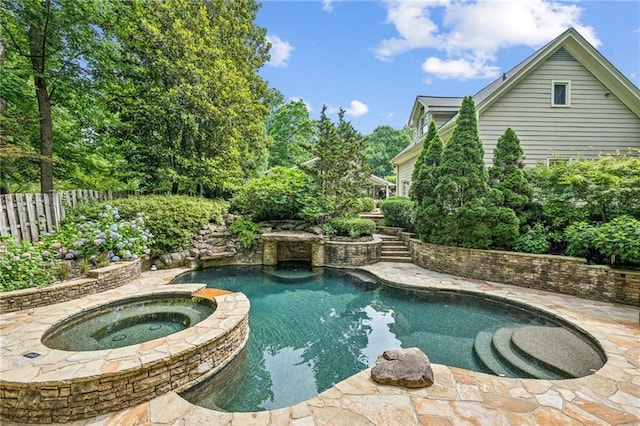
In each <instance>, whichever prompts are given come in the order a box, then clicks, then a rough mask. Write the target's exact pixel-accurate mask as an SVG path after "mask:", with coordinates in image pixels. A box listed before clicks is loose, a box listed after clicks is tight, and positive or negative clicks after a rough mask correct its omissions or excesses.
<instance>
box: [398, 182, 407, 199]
mask: <svg viewBox="0 0 640 426" xmlns="http://www.w3.org/2000/svg"><path fill="white" fill-rule="evenodd" d="M401 191H402V194H400V195H402V196H403V197H408V196H409V181H408V180H403V181H402V187H401Z"/></svg>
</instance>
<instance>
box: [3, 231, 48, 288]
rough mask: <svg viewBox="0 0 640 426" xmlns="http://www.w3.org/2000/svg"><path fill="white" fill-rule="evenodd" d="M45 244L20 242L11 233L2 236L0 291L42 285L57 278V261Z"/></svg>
mask: <svg viewBox="0 0 640 426" xmlns="http://www.w3.org/2000/svg"><path fill="white" fill-rule="evenodd" d="M49 258H50V254H49V253H48V252H47V250H46V248H45V246H44V244H42V243H35V244H32V243H30V242H28V241H22V242H19V241H18V240H17V239H16V238H14V237H12V236H11V235H2V236H1V237H0V291H10V290H18V289H21V288H29V287H42V286H45V285H49V284H51V283H53V282H54V281H55V280H56V275H55V267H56V261H55V260H51V261H48V260H47V259H49Z"/></svg>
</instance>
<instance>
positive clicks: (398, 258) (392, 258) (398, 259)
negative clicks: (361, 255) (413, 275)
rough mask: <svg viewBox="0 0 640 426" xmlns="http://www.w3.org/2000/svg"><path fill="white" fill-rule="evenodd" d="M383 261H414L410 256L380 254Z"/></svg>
mask: <svg viewBox="0 0 640 426" xmlns="http://www.w3.org/2000/svg"><path fill="white" fill-rule="evenodd" d="M380 261H381V262H398V263H413V260H412V259H411V258H410V257H396V256H380Z"/></svg>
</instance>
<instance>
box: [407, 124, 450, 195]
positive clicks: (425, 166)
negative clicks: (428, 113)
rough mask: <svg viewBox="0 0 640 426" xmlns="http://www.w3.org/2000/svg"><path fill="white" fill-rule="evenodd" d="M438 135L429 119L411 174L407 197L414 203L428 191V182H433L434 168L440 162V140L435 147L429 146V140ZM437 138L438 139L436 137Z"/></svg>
mask: <svg viewBox="0 0 640 426" xmlns="http://www.w3.org/2000/svg"><path fill="white" fill-rule="evenodd" d="M437 135H438V129H437V128H436V123H435V121H433V120H431V122H430V123H429V128H428V129H427V134H426V136H425V137H424V141H423V142H422V151H421V152H420V155H419V156H418V159H417V160H416V164H415V166H414V168H413V173H412V174H411V188H410V189H409V198H411V199H412V200H413V201H415V202H416V203H419V202H421V201H422V199H423V198H424V197H425V195H426V192H427V191H429V188H432V189H433V187H429V186H428V185H429V184H433V183H434V182H433V171H434V168H435V167H437V166H438V165H439V164H440V155H441V154H442V141H441V140H440V142H439V146H438V147H436V148H435V149H434V148H432V147H431V141H432V140H433V138H434V137H435V136H437ZM438 139H440V138H439V137H438Z"/></svg>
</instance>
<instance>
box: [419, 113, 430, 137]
mask: <svg viewBox="0 0 640 426" xmlns="http://www.w3.org/2000/svg"><path fill="white" fill-rule="evenodd" d="M430 122H431V114H429V113H426V114H425V115H423V116H422V117H420V135H426V134H427V131H428V130H429V123H430Z"/></svg>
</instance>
